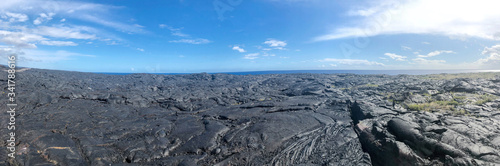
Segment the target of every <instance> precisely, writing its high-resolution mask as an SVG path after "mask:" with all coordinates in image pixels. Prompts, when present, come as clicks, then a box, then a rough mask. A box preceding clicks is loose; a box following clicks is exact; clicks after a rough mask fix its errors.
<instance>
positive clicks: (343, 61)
mask: <svg viewBox="0 0 500 166" xmlns="http://www.w3.org/2000/svg"><path fill="white" fill-rule="evenodd" d="M321 62H336V63H338V64H342V65H377V66H384V64H383V63H379V62H374V61H368V60H363V59H334V58H326V59H323V60H321Z"/></svg>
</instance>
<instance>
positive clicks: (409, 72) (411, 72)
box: [95, 70, 500, 75]
mask: <svg viewBox="0 0 500 166" xmlns="http://www.w3.org/2000/svg"><path fill="white" fill-rule="evenodd" d="M481 72H500V70H276V71H244V72H215V73H208V74H217V73H222V74H233V75H262V74H296V73H313V74H345V73H349V74H386V75H399V74H406V75H426V74H443V73H447V74H453V73H481ZM95 73H100V74H110V75H128V74H136V73H109V72H95ZM148 74H162V75H182V74H195V73H148Z"/></svg>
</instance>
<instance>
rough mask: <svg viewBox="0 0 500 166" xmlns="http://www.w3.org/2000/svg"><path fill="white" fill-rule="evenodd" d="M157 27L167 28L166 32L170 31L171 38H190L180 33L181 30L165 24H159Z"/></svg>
mask: <svg viewBox="0 0 500 166" xmlns="http://www.w3.org/2000/svg"><path fill="white" fill-rule="evenodd" d="M159 27H160V28H167V29H168V30H170V33H171V34H172V36H178V37H189V36H190V35H188V34H185V33H182V31H181V30H182V29H183V28H174V27H171V26H168V25H165V24H160V25H159Z"/></svg>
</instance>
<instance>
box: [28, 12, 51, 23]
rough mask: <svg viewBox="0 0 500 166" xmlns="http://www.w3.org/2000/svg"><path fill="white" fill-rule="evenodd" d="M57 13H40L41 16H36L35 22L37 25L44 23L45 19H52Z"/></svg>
mask: <svg viewBox="0 0 500 166" xmlns="http://www.w3.org/2000/svg"><path fill="white" fill-rule="evenodd" d="M54 15H55V13H48V14H45V13H40V17H38V18H36V19H35V20H34V21H33V24H35V25H40V24H42V23H43V22H45V21H50V20H52V17H53V16H54Z"/></svg>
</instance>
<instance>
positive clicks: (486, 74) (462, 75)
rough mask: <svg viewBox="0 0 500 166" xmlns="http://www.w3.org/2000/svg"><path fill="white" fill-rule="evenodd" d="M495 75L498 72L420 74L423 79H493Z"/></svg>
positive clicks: (498, 74)
mask: <svg viewBox="0 0 500 166" xmlns="http://www.w3.org/2000/svg"><path fill="white" fill-rule="evenodd" d="M497 76H500V73H499V72H484V73H460V74H430V75H424V76H421V77H422V78H424V79H431V80H443V79H444V80H451V79H456V78H472V79H477V78H484V79H493V78H496V77H497Z"/></svg>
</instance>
